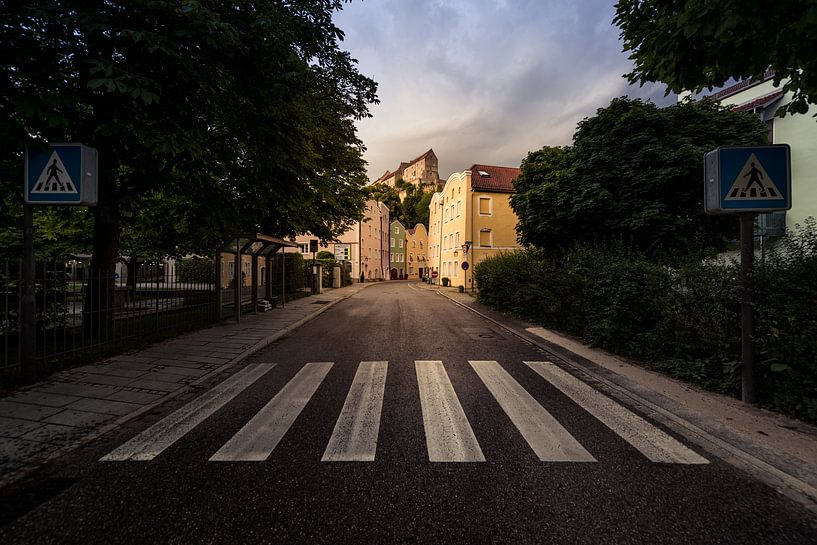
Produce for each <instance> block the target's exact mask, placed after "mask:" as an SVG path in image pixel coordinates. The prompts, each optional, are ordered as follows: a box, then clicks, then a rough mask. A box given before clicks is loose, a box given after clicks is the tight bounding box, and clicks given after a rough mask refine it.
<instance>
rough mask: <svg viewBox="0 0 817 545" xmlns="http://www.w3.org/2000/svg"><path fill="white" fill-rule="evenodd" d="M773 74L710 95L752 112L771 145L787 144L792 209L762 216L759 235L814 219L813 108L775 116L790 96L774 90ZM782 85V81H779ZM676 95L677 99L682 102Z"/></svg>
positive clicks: (816, 138) (816, 134) (816, 153)
mask: <svg viewBox="0 0 817 545" xmlns="http://www.w3.org/2000/svg"><path fill="white" fill-rule="evenodd" d="M773 78H774V73H773V72H767V73H766V74H765V75H764V77H763V78H761V79H758V80H744V81H740V82H738V83H736V84H735V85H731V86H729V87H727V88H725V89H722V90H720V91H718V92H717V93H715V94H713V95H711V96H710V98H712V99H713V100H716V101H718V102H719V103H720V104H722V105H724V106H732V107H733V109H735V110H742V111H748V112H753V113H755V114H756V115H757V116H758V117H759V118H760V120H761V121H762V122H763V123H765V124H766V127H767V129H768V133H769V143H770V144H788V145H789V147H790V148H791V186H792V190H791V192H792V207H791V210H789V211H788V212H775V213H773V214H761V215H760V218H759V222H758V223H759V225H758V227H759V229H760V230H761V234H763V232H764V231H765V230H766V229H767V228H772V229H773V228H774V227H775V226H780V227H782V226H783V225H785V227H787V228H789V229H791V228H793V227H794V226H795V225H796V224H802V223H803V221H804V220H805V219H806V218H807V217H810V216H811V217H815V216H817V122H815V120H814V117H812V115H811V114H813V113H814V112H813V109H814V106H812V110H810V111H809V113H808V114H805V115H803V114H794V115H792V114H788V115H786V117H775V114H776V113H777V111H778V109H779V108H780V107H781V106H784V105H786V104H788V103H789V101H790V100H791V95H792V94H791V93H790V92H789V93H784V92H783V90H782V89H781V88H780V87H775V86H774V82H773ZM783 84H785V80H784V81H783V82H781V87H782V85H783ZM682 98H683V95H682V96H679V99H682Z"/></svg>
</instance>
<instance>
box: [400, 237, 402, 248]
mask: <svg viewBox="0 0 817 545" xmlns="http://www.w3.org/2000/svg"><path fill="white" fill-rule="evenodd" d="M400 247H401V248H402V247H403V239H402V238H401V239H400Z"/></svg>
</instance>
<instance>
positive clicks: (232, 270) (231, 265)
mask: <svg viewBox="0 0 817 545" xmlns="http://www.w3.org/2000/svg"><path fill="white" fill-rule="evenodd" d="M227 271H228V272H227V278H235V261H230V262H229V263H228V264H227Z"/></svg>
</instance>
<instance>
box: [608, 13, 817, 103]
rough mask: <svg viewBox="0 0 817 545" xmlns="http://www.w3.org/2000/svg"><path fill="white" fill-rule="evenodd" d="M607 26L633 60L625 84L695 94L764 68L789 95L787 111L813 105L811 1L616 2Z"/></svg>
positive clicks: (816, 16) (816, 46) (816, 20)
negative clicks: (615, 32)
mask: <svg viewBox="0 0 817 545" xmlns="http://www.w3.org/2000/svg"><path fill="white" fill-rule="evenodd" d="M614 23H615V24H616V25H617V26H618V27H619V28H621V37H622V39H623V40H624V50H625V51H631V52H632V53H631V55H630V58H631V59H632V60H633V61H635V68H634V70H633V71H632V72H631V73H629V74H627V77H628V78H629V80H630V82H631V83H635V82H638V83H641V84H643V83H645V82H650V81H660V82H663V83H665V84H667V87H668V92H670V91H673V92H676V93H680V92H681V91H684V90H691V91H695V92H698V91H700V90H701V89H703V88H704V87H708V88H712V87H720V86H722V85H724V84H725V83H726V82H727V81H728V80H729V79H730V78H735V79H744V78H749V77H761V76H762V75H763V74H764V73H765V72H766V71H767V70H769V69H771V70H773V71H774V73H775V76H774V81H775V85H778V84H779V83H780V82H781V81H782V80H784V79H785V80H787V81H786V83H785V84H784V85H783V88H784V89H785V90H786V91H791V92H792V93H793V95H792V100H791V102H790V103H789V105H788V111H789V112H791V113H806V112H807V111H808V109H809V104H817V55H815V54H814V51H815V50H817V33H815V30H814V29H815V26H817V1H816V0H777V1H775V2H768V1H763V0H740V1H735V0H732V1H728V2H709V1H704V0H694V1H690V2H679V1H675V0H619V1H618V3H617V4H616V17H615V19H614ZM783 112H785V109H781V113H783Z"/></svg>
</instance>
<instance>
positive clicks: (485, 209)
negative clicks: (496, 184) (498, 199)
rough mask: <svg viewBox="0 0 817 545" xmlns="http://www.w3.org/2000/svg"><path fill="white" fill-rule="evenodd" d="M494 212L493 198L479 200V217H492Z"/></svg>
mask: <svg viewBox="0 0 817 545" xmlns="http://www.w3.org/2000/svg"><path fill="white" fill-rule="evenodd" d="M491 212H492V206H491V197H480V198H479V215H480V216H490V215H491Z"/></svg>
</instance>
